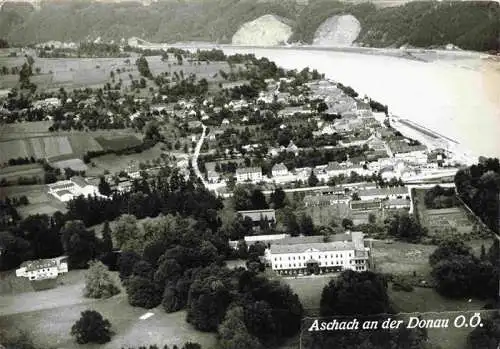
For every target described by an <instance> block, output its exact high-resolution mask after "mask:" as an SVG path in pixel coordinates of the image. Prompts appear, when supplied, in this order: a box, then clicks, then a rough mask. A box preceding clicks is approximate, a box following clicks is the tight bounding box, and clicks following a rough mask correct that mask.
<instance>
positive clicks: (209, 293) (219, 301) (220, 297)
mask: <svg viewBox="0 0 500 349" xmlns="http://www.w3.org/2000/svg"><path fill="white" fill-rule="evenodd" d="M230 302H231V295H230V292H229V289H228V287H227V285H225V284H224V282H223V280H221V279H220V278H218V277H216V276H209V277H207V278H198V279H196V280H195V281H194V282H193V284H192V285H191V288H190V289H189V298H188V315H187V321H188V322H189V323H190V324H192V325H193V326H194V327H195V328H196V329H198V330H200V331H215V330H216V329H217V327H218V326H219V325H220V324H221V322H222V321H223V319H224V314H225V313H226V310H227V307H228V306H229V304H230Z"/></svg>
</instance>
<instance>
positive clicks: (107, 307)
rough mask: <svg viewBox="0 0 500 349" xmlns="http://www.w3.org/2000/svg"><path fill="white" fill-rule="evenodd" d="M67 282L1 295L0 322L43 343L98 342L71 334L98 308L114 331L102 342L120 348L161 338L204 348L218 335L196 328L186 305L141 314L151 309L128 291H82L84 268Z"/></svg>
mask: <svg viewBox="0 0 500 349" xmlns="http://www.w3.org/2000/svg"><path fill="white" fill-rule="evenodd" d="M63 281H64V285H60V286H58V287H57V288H55V289H51V290H46V291H39V292H26V293H20V294H16V295H11V296H3V297H1V299H0V328H2V329H4V330H6V331H8V332H13V331H15V330H25V331H28V333H29V336H30V337H31V339H32V340H33V341H34V343H35V344H38V345H40V346H42V347H44V348H47V349H49V348H79V347H80V348H94V347H96V346H92V345H81V346H80V345H78V344H76V342H75V341H74V339H73V338H72V337H71V336H70V329H71V326H72V325H73V324H74V323H75V321H76V320H78V318H79V317H80V313H81V312H82V311H84V310H87V309H93V310H96V311H98V312H100V313H101V314H102V315H103V316H104V317H105V318H107V319H108V320H109V321H110V322H111V324H112V330H113V331H114V332H115V333H116V334H115V336H114V337H113V339H112V341H111V342H109V343H107V344H105V345H102V346H98V347H99V348H104V349H111V348H113V349H116V348H121V347H122V346H139V345H149V344H158V345H159V346H161V347H162V346H163V345H165V344H168V345H170V346H172V345H174V344H176V345H182V344H184V343H185V342H187V341H193V342H198V343H200V344H202V346H203V348H209V347H211V346H212V345H213V344H214V343H215V336H214V335H213V334H209V333H202V332H198V331H196V330H194V329H193V328H192V327H191V326H190V325H189V324H188V323H187V322H186V321H185V317H186V313H185V312H184V311H180V312H176V313H172V314H167V313H165V311H163V309H161V307H158V308H155V309H152V310H150V312H152V313H154V316H152V317H150V318H149V319H147V320H140V319H139V317H140V316H142V315H143V314H145V313H146V312H148V310H145V309H142V308H134V307H131V306H130V305H129V304H128V301H127V296H126V294H125V293H124V292H122V293H121V294H119V295H117V296H115V297H112V298H110V299H107V300H92V299H86V298H84V297H83V294H82V291H83V287H84V283H83V272H82V271H72V272H70V273H69V274H68V275H66V276H64V279H63Z"/></svg>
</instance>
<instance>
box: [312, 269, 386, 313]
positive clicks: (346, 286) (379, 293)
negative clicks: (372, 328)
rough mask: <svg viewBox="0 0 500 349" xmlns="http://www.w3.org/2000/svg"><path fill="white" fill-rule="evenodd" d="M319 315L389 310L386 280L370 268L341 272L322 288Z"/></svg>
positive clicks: (384, 311) (383, 311)
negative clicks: (368, 269)
mask: <svg viewBox="0 0 500 349" xmlns="http://www.w3.org/2000/svg"><path fill="white" fill-rule="evenodd" d="M320 307H321V309H320V313H321V316H333V315H356V316H360V315H376V314H384V313H388V312H389V311H390V304H389V296H388V295H387V283H386V280H385V279H384V278H383V276H382V275H380V274H376V273H373V272H370V271H365V272H355V271H352V270H347V271H344V272H342V274H341V275H340V277H339V278H338V279H332V280H331V281H330V282H329V283H328V284H327V285H326V286H325V288H324V289H323V292H322V294H321V302H320Z"/></svg>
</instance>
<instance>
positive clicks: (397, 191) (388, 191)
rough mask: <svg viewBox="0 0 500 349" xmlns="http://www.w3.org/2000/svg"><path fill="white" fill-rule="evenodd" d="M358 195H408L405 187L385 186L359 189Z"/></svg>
mask: <svg viewBox="0 0 500 349" xmlns="http://www.w3.org/2000/svg"><path fill="white" fill-rule="evenodd" d="M359 195H360V196H372V195H408V188H407V187H392V188H391V187H387V188H371V189H365V190H360V191H359Z"/></svg>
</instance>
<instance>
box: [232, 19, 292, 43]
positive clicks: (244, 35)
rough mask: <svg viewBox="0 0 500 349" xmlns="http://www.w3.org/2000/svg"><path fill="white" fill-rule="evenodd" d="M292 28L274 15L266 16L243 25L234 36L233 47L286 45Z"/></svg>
mask: <svg viewBox="0 0 500 349" xmlns="http://www.w3.org/2000/svg"><path fill="white" fill-rule="evenodd" d="M291 35H292V28H291V27H290V26H289V25H288V24H285V23H284V22H283V20H281V19H280V18H278V17H277V16H274V15H264V16H262V17H259V18H257V19H256V20H254V21H251V22H247V23H245V24H243V25H242V26H241V27H240V29H239V30H238V31H237V32H236V33H235V34H234V35H233V39H232V41H231V42H232V44H233V45H256V46H275V45H280V44H283V43H286V42H287V41H288V39H289V38H290V36H291Z"/></svg>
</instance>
